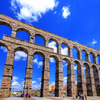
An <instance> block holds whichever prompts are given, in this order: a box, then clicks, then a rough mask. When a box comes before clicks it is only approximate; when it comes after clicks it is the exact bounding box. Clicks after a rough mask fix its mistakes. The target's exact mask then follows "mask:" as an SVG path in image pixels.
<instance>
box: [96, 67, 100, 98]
mask: <svg viewBox="0 0 100 100" xmlns="http://www.w3.org/2000/svg"><path fill="white" fill-rule="evenodd" d="M98 79H99V82H98V91H97V95H98V96H100V68H98Z"/></svg>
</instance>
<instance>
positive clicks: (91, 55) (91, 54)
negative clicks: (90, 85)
mask: <svg viewBox="0 0 100 100" xmlns="http://www.w3.org/2000/svg"><path fill="white" fill-rule="evenodd" d="M89 54H90V62H91V63H95V55H94V54H93V53H92V52H90V53H89Z"/></svg>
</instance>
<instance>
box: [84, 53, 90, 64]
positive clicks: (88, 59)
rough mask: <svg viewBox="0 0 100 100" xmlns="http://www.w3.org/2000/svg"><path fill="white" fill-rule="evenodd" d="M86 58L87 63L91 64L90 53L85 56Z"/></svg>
mask: <svg viewBox="0 0 100 100" xmlns="http://www.w3.org/2000/svg"><path fill="white" fill-rule="evenodd" d="M85 57H86V61H87V62H90V55H89V53H87V54H86V55H85Z"/></svg>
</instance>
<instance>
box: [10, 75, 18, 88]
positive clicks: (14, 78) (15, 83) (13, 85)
mask: <svg viewBox="0 0 100 100" xmlns="http://www.w3.org/2000/svg"><path fill="white" fill-rule="evenodd" d="M18 79H19V77H16V76H13V79H12V88H19V87H20V84H19V82H18Z"/></svg>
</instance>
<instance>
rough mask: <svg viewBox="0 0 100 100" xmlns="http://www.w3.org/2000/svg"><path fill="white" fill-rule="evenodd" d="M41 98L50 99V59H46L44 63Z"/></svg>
mask: <svg viewBox="0 0 100 100" xmlns="http://www.w3.org/2000/svg"><path fill="white" fill-rule="evenodd" d="M40 96H41V97H49V58H45V59H44V62H43V71H42V82H41V95H40Z"/></svg>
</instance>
